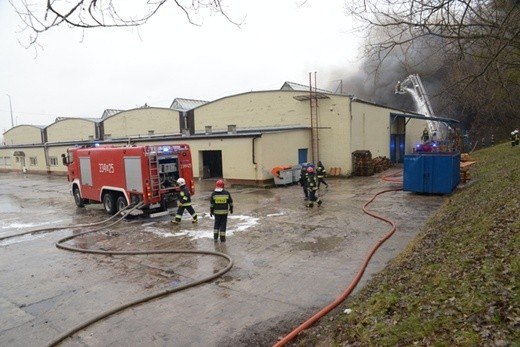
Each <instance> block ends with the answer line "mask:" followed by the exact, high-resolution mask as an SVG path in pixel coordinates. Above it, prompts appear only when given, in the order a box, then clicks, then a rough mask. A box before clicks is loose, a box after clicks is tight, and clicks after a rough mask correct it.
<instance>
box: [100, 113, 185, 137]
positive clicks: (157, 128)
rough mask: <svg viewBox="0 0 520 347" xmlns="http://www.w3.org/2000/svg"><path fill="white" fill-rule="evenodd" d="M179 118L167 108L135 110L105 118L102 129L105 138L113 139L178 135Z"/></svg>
mask: <svg viewBox="0 0 520 347" xmlns="http://www.w3.org/2000/svg"><path fill="white" fill-rule="evenodd" d="M179 117H180V116H179V111H175V110H172V109H169V108H159V107H143V108H136V109H132V110H127V111H121V112H119V113H116V114H114V115H112V116H109V117H107V118H105V119H104V120H103V128H104V133H105V136H107V137H108V136H110V137H111V138H113V139H114V138H126V137H131V136H147V135H150V134H154V135H158V134H179V133H180V132H181V129H180V119H179Z"/></svg>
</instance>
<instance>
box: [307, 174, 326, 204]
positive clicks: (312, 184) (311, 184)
mask: <svg viewBox="0 0 520 347" xmlns="http://www.w3.org/2000/svg"><path fill="white" fill-rule="evenodd" d="M307 191H308V193H309V200H310V202H309V204H308V205H307V207H314V202H315V201H316V203H317V204H318V207H319V206H321V203H322V201H321V200H320V198H319V197H317V196H316V192H317V191H318V177H316V174H315V173H314V168H313V167H312V166H309V167H308V168H307Z"/></svg>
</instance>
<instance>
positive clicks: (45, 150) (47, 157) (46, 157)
mask: <svg viewBox="0 0 520 347" xmlns="http://www.w3.org/2000/svg"><path fill="white" fill-rule="evenodd" d="M43 155H44V156H45V165H46V167H47V174H50V173H51V166H50V165H49V147H47V142H44V143H43Z"/></svg>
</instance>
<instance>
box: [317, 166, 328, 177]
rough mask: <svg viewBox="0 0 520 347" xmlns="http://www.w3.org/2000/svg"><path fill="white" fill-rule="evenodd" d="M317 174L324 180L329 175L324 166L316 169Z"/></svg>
mask: <svg viewBox="0 0 520 347" xmlns="http://www.w3.org/2000/svg"><path fill="white" fill-rule="evenodd" d="M316 174H317V175H318V178H324V177H325V176H326V175H327V171H326V170H325V167H324V166H323V165H318V166H317V167H316Z"/></svg>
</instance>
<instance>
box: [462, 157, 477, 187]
mask: <svg viewBox="0 0 520 347" xmlns="http://www.w3.org/2000/svg"><path fill="white" fill-rule="evenodd" d="M475 163H476V161H461V162H460V183H466V182H468V181H469V180H470V179H471V173H470V170H469V169H470V167H471V165H473V164H475Z"/></svg>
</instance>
